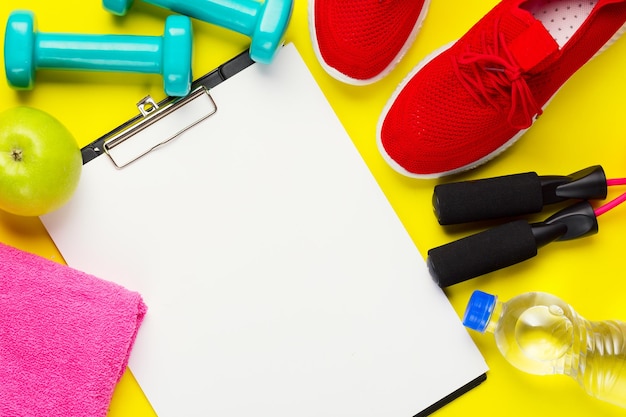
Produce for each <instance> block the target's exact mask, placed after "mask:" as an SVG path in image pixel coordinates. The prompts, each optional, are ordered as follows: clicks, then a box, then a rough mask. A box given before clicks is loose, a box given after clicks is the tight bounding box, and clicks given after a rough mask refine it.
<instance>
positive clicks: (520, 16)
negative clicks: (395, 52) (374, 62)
mask: <svg viewBox="0 0 626 417" xmlns="http://www.w3.org/2000/svg"><path fill="white" fill-rule="evenodd" d="M625 22H626V2H625V1H622V0H585V2H581V1H580V0H575V1H574V0H554V1H550V0H502V1H501V2H500V3H499V4H498V5H497V6H495V7H494V8H493V9H492V10H491V11H490V12H489V13H488V14H487V15H486V16H485V17H483V18H482V19H481V20H480V21H479V22H478V23H476V24H475V25H474V26H473V27H472V28H471V29H470V30H469V31H468V32H467V33H466V34H465V35H464V36H463V37H462V38H461V39H459V40H458V41H457V42H456V43H454V44H452V45H451V46H447V47H445V48H444V50H443V51H441V50H440V51H436V52H435V53H433V54H432V55H431V56H430V57H428V58H426V59H425V60H424V61H422V63H420V64H419V65H418V66H417V67H416V68H415V69H414V70H413V71H412V72H411V74H409V75H408V76H407V77H406V78H405V80H404V81H403V82H402V83H401V85H400V86H399V87H398V88H397V89H396V92H395V93H394V94H393V96H392V97H391V99H390V100H389V102H388V103H387V105H386V107H385V109H384V111H383V113H382V115H381V117H380V120H379V122H378V129H377V141H378V147H379V149H380V151H381V153H382V155H383V157H384V158H385V159H386V160H387V162H388V163H389V164H390V165H391V166H392V167H393V168H394V169H396V170H397V171H398V172H400V173H402V174H404V175H407V176H411V177H416V178H432V177H440V176H443V175H448V174H454V173H457V172H461V171H464V170H467V169H471V168H474V167H476V166H478V165H480V164H482V163H484V162H486V161H488V160H490V159H491V158H493V157H495V156H496V155H498V154H499V153H500V152H502V151H503V150H505V149H506V148H507V147H509V146H510V145H512V144H513V143H514V142H515V141H516V140H517V139H518V138H519V137H520V136H521V135H522V134H523V133H524V132H525V131H526V130H527V129H528V128H529V127H530V126H531V125H532V124H533V122H534V121H535V119H536V118H537V116H539V115H540V114H541V113H542V111H543V108H544V107H545V106H546V105H547V104H548V102H549V100H550V98H551V97H552V96H553V95H554V94H555V93H556V92H557V91H558V90H559V88H560V87H561V86H562V85H563V84H564V83H565V82H566V81H567V80H568V79H569V78H570V77H571V75H572V74H573V73H574V72H576V71H577V70H578V69H579V68H580V67H582V66H583V65H584V64H585V63H586V62H588V61H589V60H590V59H591V58H593V57H594V56H595V55H596V54H598V53H600V52H601V51H603V50H604V48H606V47H608V46H609V45H610V44H611V43H613V42H614V41H615V40H617V39H618V38H619V37H620V36H621V35H622V34H623V32H624V30H626V27H625Z"/></svg>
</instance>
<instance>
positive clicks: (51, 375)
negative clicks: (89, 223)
mask: <svg viewBox="0 0 626 417" xmlns="http://www.w3.org/2000/svg"><path fill="white" fill-rule="evenodd" d="M145 313H146V306H145V304H144V303H143V301H142V299H141V296H140V295H139V294H137V293H135V292H131V291H128V290H126V289H125V288H122V287H120V286H119V285H117V284H113V283H111V282H107V281H103V280H101V279H99V278H96V277H94V276H91V275H88V274H86V273H83V272H80V271H77V270H74V269H72V268H69V267H67V266H64V265H61V264H57V263H55V262H52V261H49V260H47V259H45V258H41V257H39V256H35V255H32V254H29V253H26V252H22V251H20V250H17V249H15V248H11V247H8V246H6V245H3V244H1V243H0V416H1V417H100V416H106V414H107V410H108V406H109V404H110V401H111V397H112V396H113V390H114V388H115V385H116V384H117V382H118V381H119V379H120V378H121V376H122V374H123V373H124V371H125V369H126V365H127V363H128V356H129V354H130V350H131V348H132V345H133V343H134V341H135V336H136V334H137V330H138V329H139V326H140V324H141V322H142V320H143V317H144V315H145Z"/></svg>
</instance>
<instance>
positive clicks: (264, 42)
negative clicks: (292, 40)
mask: <svg viewBox="0 0 626 417" xmlns="http://www.w3.org/2000/svg"><path fill="white" fill-rule="evenodd" d="M292 9H293V2H292V0H271V1H269V0H266V1H265V2H264V3H263V6H262V8H261V10H260V11H259V16H260V17H259V20H258V21H257V25H256V28H255V31H254V34H253V35H252V43H251V44H250V57H251V58H252V59H253V60H255V61H257V62H262V63H265V64H267V63H270V62H271V61H272V59H274V55H276V51H277V50H278V48H279V47H280V45H281V43H282V42H283V38H284V36H285V32H286V31H287V26H288V24H289V20H290V19H291V12H292Z"/></svg>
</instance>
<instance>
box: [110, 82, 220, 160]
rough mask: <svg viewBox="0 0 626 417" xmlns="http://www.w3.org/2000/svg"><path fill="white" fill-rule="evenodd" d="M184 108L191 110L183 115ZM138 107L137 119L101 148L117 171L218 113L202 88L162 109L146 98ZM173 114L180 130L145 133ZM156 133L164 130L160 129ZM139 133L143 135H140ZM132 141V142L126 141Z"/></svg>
mask: <svg viewBox="0 0 626 417" xmlns="http://www.w3.org/2000/svg"><path fill="white" fill-rule="evenodd" d="M183 107H189V108H192V109H191V110H189V111H188V112H186V113H185V111H184V110H183V111H181V110H182V109H183ZM137 108H138V109H139V112H140V113H141V116H139V117H138V118H137V119H136V120H137V121H135V122H134V123H133V124H132V125H131V126H130V127H128V128H127V129H126V130H124V131H122V132H121V133H118V134H116V135H114V136H111V137H108V138H105V140H104V143H103V145H102V149H103V150H104V152H105V153H106V154H107V155H108V156H109V158H110V159H111V161H112V162H113V164H114V165H115V167H116V168H118V169H122V168H124V167H126V166H128V165H130V164H131V163H133V162H135V161H137V160H138V159H140V158H142V157H144V156H145V155H147V154H149V153H150V152H152V151H154V150H155V149H157V148H159V147H161V146H163V145H165V144H167V143H169V142H171V141H172V140H174V139H176V138H177V137H179V136H180V135H182V134H183V133H184V132H186V131H187V130H189V129H191V128H192V127H194V126H196V125H197V124H198V123H200V122H202V121H204V120H206V119H208V118H209V117H211V116H212V115H213V114H215V113H216V112H217V105H216V103H215V101H214V100H213V98H212V97H211V95H210V94H209V91H208V90H207V89H206V88H205V87H203V86H201V87H198V88H196V89H195V90H193V91H192V92H191V93H189V94H188V95H187V96H185V97H183V98H181V99H178V100H172V101H169V102H167V103H165V104H164V105H162V106H159V104H157V103H156V102H155V101H154V100H153V99H152V97H150V96H147V97H145V98H144V99H142V100H141V101H140V102H139V103H137ZM174 111H176V112H177V116H180V117H179V119H180V120H178V121H177V123H181V125H180V126H182V127H178V126H177V127H174V128H172V127H169V129H168V128H167V127H166V128H165V131H166V132H168V133H165V137H162V136H161V135H160V134H158V135H155V134H154V133H152V134H151V133H150V132H148V129H149V128H150V127H153V126H155V125H156V124H157V123H158V122H159V121H161V120H163V119H164V118H165V117H167V116H169V115H170V114H172V113H173V112H174ZM183 113H185V114H183ZM155 129H156V128H155ZM159 130H161V131H163V128H160V129H159ZM142 132H144V133H146V134H144V135H141V133H142ZM131 138H132V139H133V140H132V141H129V139H131ZM123 144H126V145H125V146H124V150H123V151H120V149H121V148H120V147H121V146H122V145H123ZM129 144H130V145H131V146H129Z"/></svg>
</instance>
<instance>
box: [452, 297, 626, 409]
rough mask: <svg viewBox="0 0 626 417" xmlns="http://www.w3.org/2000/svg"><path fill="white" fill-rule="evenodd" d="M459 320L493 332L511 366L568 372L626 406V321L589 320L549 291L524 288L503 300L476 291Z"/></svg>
mask: <svg viewBox="0 0 626 417" xmlns="http://www.w3.org/2000/svg"><path fill="white" fill-rule="evenodd" d="M463 324H464V325H465V326H466V327H468V328H470V329H472V330H476V331H479V332H481V333H484V332H488V333H493V335H494V336H495V341H496V345H497V346H498V349H499V350H500V352H501V353H502V355H503V356H504V357H505V358H506V359H507V360H508V361H509V362H510V363H511V364H512V365H513V366H515V367H516V368H518V369H520V370H522V371H525V372H528V373H530V374H535V375H550V374H563V375H569V376H571V377H572V378H574V379H575V380H577V381H578V383H579V384H580V385H581V386H582V387H583V388H584V389H585V391H587V393H588V394H590V395H592V396H594V397H596V398H599V399H601V400H604V401H607V402H610V403H613V404H615V405H617V406H620V407H624V408H626V323H623V322H619V321H613V320H606V321H589V320H587V319H585V318H583V317H581V316H580V315H579V314H577V313H576V311H575V310H574V309H573V308H572V307H571V306H570V305H569V304H567V303H565V302H564V301H563V300H561V299H560V298H558V297H555V296H554V295H551V294H546V293H541V292H529V293H525V294H521V295H518V296H517V297H514V298H512V299H511V300H509V301H507V302H503V301H500V300H498V298H497V297H496V296H495V295H491V294H487V293H484V292H482V291H475V292H474V293H473V294H472V296H471V298H470V300H469V302H468V305H467V309H466V311H465V316H464V318H463Z"/></svg>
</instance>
